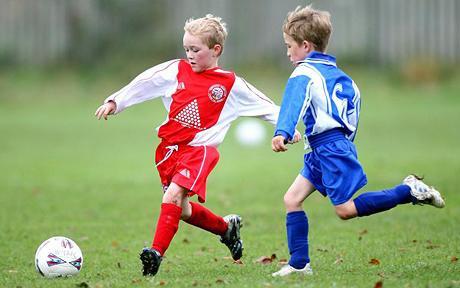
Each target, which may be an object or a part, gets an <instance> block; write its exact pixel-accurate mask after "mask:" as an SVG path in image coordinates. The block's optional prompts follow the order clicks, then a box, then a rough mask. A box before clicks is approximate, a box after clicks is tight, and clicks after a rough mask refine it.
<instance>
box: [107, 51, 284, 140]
mask: <svg viewBox="0 0 460 288" xmlns="http://www.w3.org/2000/svg"><path fill="white" fill-rule="evenodd" d="M157 97H161V98H162V100H163V104H164V105H165V108H166V110H167V111H168V118H167V119H166V121H165V122H164V123H163V124H162V125H161V126H160V127H159V128H158V136H159V137H160V138H162V139H163V140H164V141H166V142H168V143H171V144H188V145H191V146H202V145H205V146H214V147H216V146H218V145H219V144H220V143H221V142H222V141H223V139H224V137H225V134H226V133H227V131H228V129H229V127H230V124H231V122H232V121H234V120H235V119H236V118H238V117H240V116H254V117H259V118H261V119H262V120H266V121H269V122H270V123H272V124H273V125H275V124H276V120H277V118H278V112H279V107H278V106H277V105H275V104H274V103H273V102H272V101H271V100H270V99H269V98H267V97H266V96H265V95H264V94H263V93H261V92H260V91H258V90H257V89H256V88H255V87H253V86H252V85H251V84H249V83H247V82H246V81H245V80H244V79H242V78H240V77H237V76H236V75H235V73H233V72H229V71H225V70H222V69H221V68H219V67H216V68H213V69H209V70H206V71H203V72H200V73H196V72H194V71H193V70H192V68H191V66H190V64H189V63H188V62H187V61H185V60H172V61H168V62H165V63H162V64H159V65H157V66H154V67H152V68H150V69H148V70H146V71H145V72H143V73H141V74H140V75H139V76H137V77H136V78H135V79H134V80H133V81H132V82H131V83H129V84H128V85H127V86H125V87H123V88H122V89H120V90H119V91H117V92H115V93H114V94H112V95H111V96H109V97H108V98H107V99H106V100H105V101H106V102H107V101H114V102H115V103H116V104H117V110H116V111H115V113H119V112H121V111H123V110H124V109H126V108H127V107H129V106H132V105H134V104H137V103H141V102H144V101H146V100H150V99H154V98H157Z"/></svg>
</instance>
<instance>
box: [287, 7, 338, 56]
mask: <svg viewBox="0 0 460 288" xmlns="http://www.w3.org/2000/svg"><path fill="white" fill-rule="evenodd" d="M283 32H284V33H286V34H287V35H288V36H290V37H291V38H292V39H294V40H295V41H296V42H297V43H298V44H301V43H302V42H303V41H304V40H306V41H308V42H310V43H312V44H313V46H314V47H315V50H317V51H320V52H325V51H326V48H327V45H328V43H329V38H330V36H331V33H332V24H331V14H329V12H327V11H320V10H315V9H313V8H312V7H311V5H308V6H306V7H304V8H302V7H301V6H297V8H296V9H295V10H294V11H291V12H289V13H288V14H287V17H286V20H285V21H284V24H283Z"/></svg>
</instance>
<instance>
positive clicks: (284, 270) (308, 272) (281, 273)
mask: <svg viewBox="0 0 460 288" xmlns="http://www.w3.org/2000/svg"><path fill="white" fill-rule="evenodd" d="M292 273H299V274H303V275H312V274H313V270H312V269H311V267H310V263H307V264H306V265H305V267H303V268H302V269H295V268H294V267H292V266H291V265H289V264H287V265H284V266H283V267H282V268H281V269H280V270H279V271H277V272H275V273H272V276H273V277H284V276H287V275H289V274H292Z"/></svg>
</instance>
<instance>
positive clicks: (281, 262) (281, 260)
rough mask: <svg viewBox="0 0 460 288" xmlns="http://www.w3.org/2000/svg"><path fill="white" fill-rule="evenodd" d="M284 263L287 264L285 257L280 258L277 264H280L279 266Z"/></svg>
mask: <svg viewBox="0 0 460 288" xmlns="http://www.w3.org/2000/svg"><path fill="white" fill-rule="evenodd" d="M286 264H288V260H287V259H285V258H283V259H280V260H279V261H278V265H280V266H283V265H286Z"/></svg>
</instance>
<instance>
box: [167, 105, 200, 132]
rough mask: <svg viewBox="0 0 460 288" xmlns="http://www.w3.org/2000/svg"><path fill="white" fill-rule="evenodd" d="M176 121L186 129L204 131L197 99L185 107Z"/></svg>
mask: <svg viewBox="0 0 460 288" xmlns="http://www.w3.org/2000/svg"><path fill="white" fill-rule="evenodd" d="M174 120H176V121H177V122H179V123H180V124H182V125H184V126H185V127H193V128H196V129H200V130H203V128H202V127H201V121H200V111H199V110H198V101H196V99H195V100H193V101H192V102H191V103H190V104H188V105H187V106H185V108H184V109H182V111H180V112H179V113H178V114H177V115H176V117H174Z"/></svg>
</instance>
